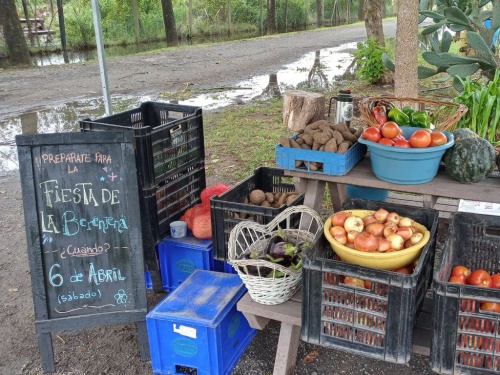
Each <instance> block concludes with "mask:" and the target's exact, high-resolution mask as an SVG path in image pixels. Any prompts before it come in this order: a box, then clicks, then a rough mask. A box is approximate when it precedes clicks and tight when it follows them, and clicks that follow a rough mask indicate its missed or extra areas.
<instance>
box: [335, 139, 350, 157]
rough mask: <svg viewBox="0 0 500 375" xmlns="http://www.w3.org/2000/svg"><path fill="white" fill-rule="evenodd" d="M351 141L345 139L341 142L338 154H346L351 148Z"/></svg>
mask: <svg viewBox="0 0 500 375" xmlns="http://www.w3.org/2000/svg"><path fill="white" fill-rule="evenodd" d="M350 145H351V143H350V142H349V141H344V142H342V143H341V144H339V147H338V149H337V154H345V153H346V152H347V150H349V147H350Z"/></svg>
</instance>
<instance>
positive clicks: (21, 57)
mask: <svg viewBox="0 0 500 375" xmlns="http://www.w3.org/2000/svg"><path fill="white" fill-rule="evenodd" d="M0 9H2V11H1V12H0V22H1V23H2V25H3V35H4V39H5V45H6V47H7V52H8V54H9V59H10V63H11V64H12V65H18V66H31V65H32V62H31V56H30V51H29V49H28V44H27V43H26V38H25V37H24V33H23V29H22V27H21V23H20V22H19V16H18V14H17V8H16V3H15V0H0Z"/></svg>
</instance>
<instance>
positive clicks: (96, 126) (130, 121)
mask: <svg viewBox="0 0 500 375" xmlns="http://www.w3.org/2000/svg"><path fill="white" fill-rule="evenodd" d="M80 129H81V131H123V130H124V129H130V130H131V131H133V133H134V142H135V150H136V155H137V170H138V172H139V176H140V182H141V184H142V186H143V187H145V188H147V187H151V186H154V185H156V184H159V183H161V182H163V181H164V180H165V179H166V178H168V177H170V176H172V175H174V174H176V173H178V172H179V171H182V170H185V169H186V168H188V167H190V166H192V165H196V164H198V163H199V162H201V161H204V160H205V146H204V138H203V116H202V109H201V108H200V107H195V106H185V105H176V104H169V103H157V102H144V103H142V104H141V105H140V106H139V107H138V108H135V109H131V110H129V111H125V112H121V113H116V114H114V115H111V116H108V117H103V118H100V119H97V120H91V119H85V120H82V121H80Z"/></svg>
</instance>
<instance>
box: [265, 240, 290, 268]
mask: <svg viewBox="0 0 500 375" xmlns="http://www.w3.org/2000/svg"><path fill="white" fill-rule="evenodd" d="M296 250H297V248H296V247H295V245H294V244H293V243H290V242H284V241H282V242H278V243H276V244H274V245H273V246H272V247H271V249H270V250H269V255H270V256H271V257H273V258H274V259H279V258H283V262H284V263H287V264H289V263H290V260H291V259H292V257H293V255H294V254H295V251H296ZM285 267H287V266H285Z"/></svg>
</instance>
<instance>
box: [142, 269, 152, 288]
mask: <svg viewBox="0 0 500 375" xmlns="http://www.w3.org/2000/svg"><path fill="white" fill-rule="evenodd" d="M144 280H145V281H146V289H153V280H152V279H151V274H150V273H149V271H144Z"/></svg>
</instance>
